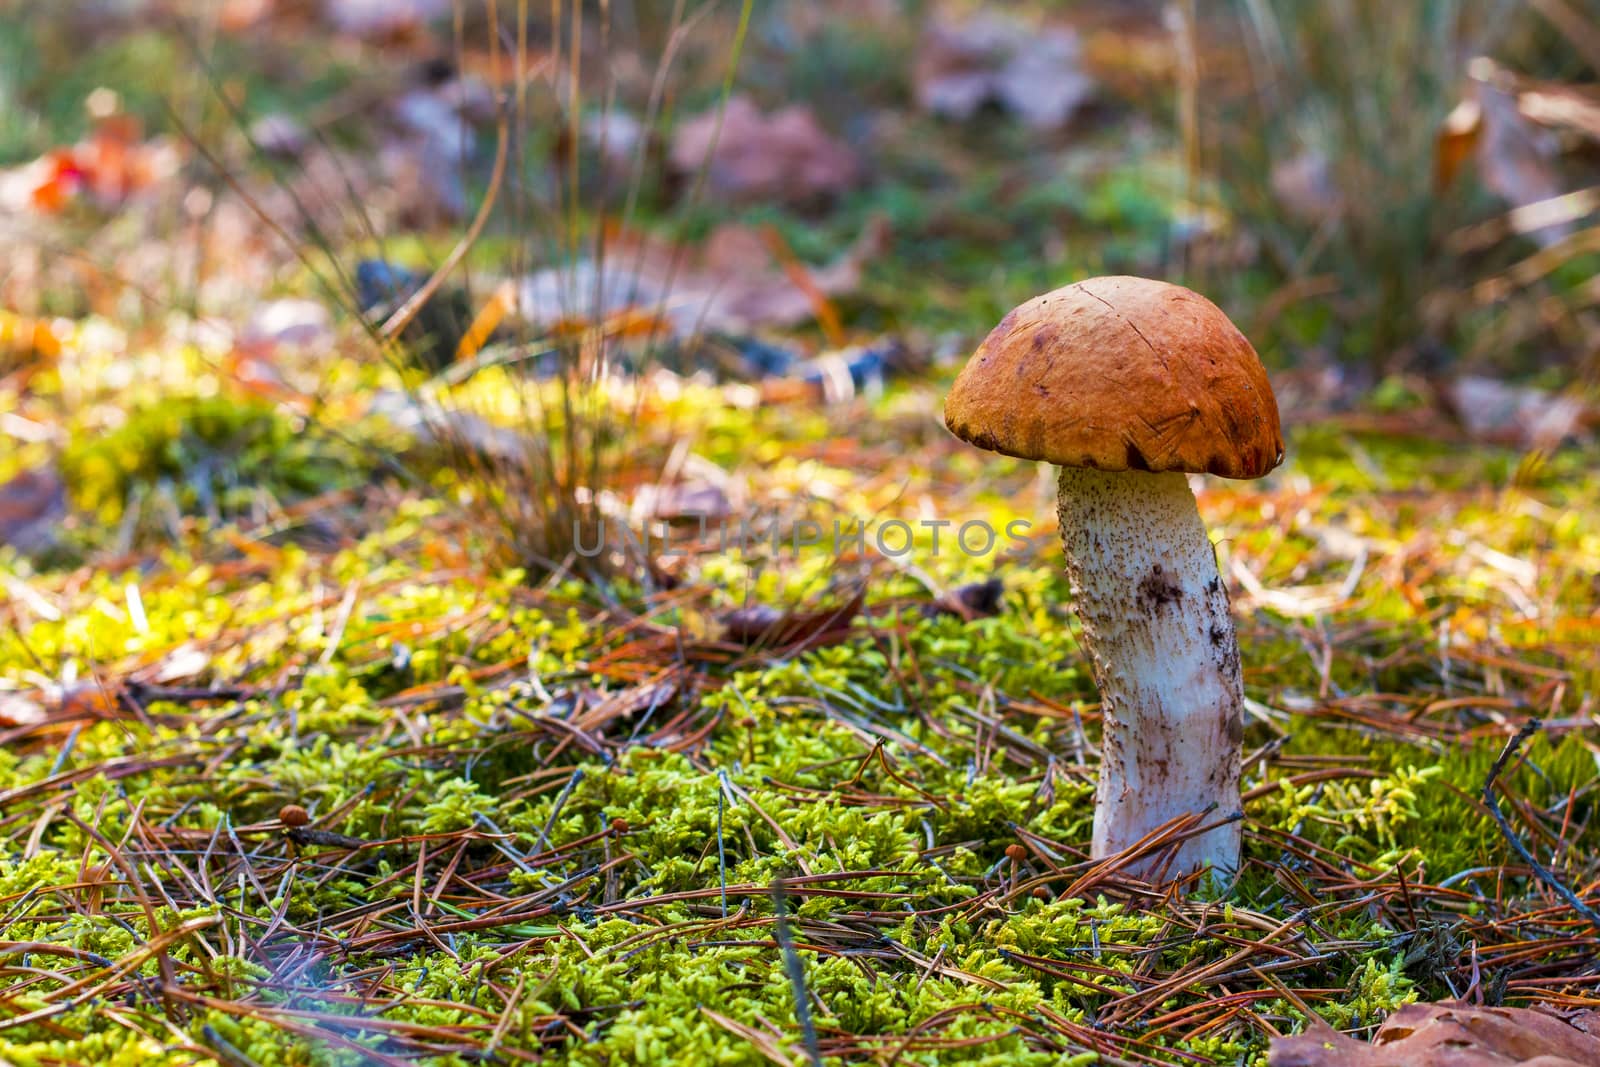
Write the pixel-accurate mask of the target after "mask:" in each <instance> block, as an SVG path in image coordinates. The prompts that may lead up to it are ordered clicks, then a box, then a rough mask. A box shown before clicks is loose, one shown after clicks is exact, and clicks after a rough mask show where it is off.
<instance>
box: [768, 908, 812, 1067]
mask: <svg viewBox="0 0 1600 1067" xmlns="http://www.w3.org/2000/svg"><path fill="white" fill-rule="evenodd" d="M772 910H773V912H774V914H775V915H776V917H777V922H776V923H775V932H774V935H773V936H774V937H775V938H776V939H777V942H778V948H779V949H781V950H782V951H783V969H784V970H785V971H786V972H788V975H789V984H790V985H791V986H793V987H794V1017H795V1021H796V1022H798V1023H799V1024H800V1033H801V1036H802V1037H803V1038H804V1039H805V1043H806V1055H807V1057H809V1058H810V1060H811V1063H812V1064H813V1067H822V1047H821V1046H820V1045H818V1044H817V1025H816V1023H815V1022H813V1021H812V1019H811V994H810V992H809V991H807V989H806V969H805V965H804V964H802V963H801V962H800V953H798V952H796V951H795V948H794V938H793V937H791V936H790V935H789V917H788V915H787V909H786V908H785V907H784V897H783V879H782V878H778V879H775V880H774V881H773V883H772Z"/></svg>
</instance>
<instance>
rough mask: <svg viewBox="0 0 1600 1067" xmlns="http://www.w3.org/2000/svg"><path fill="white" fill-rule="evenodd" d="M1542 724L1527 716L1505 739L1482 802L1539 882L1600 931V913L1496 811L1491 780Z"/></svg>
mask: <svg viewBox="0 0 1600 1067" xmlns="http://www.w3.org/2000/svg"><path fill="white" fill-rule="evenodd" d="M1543 725H1544V723H1543V721H1541V720H1539V719H1529V720H1528V721H1527V722H1525V723H1523V724H1522V729H1520V730H1518V731H1517V732H1516V735H1515V736H1513V737H1512V738H1511V740H1509V741H1507V742H1506V747H1505V748H1504V749H1502V750H1501V752H1500V755H1499V756H1498V757H1497V758H1496V759H1495V761H1494V766H1492V767H1490V768H1489V777H1488V778H1486V779H1484V782H1483V802H1484V804H1485V805H1487V806H1488V808H1489V814H1490V815H1492V816H1493V817H1494V821H1495V823H1496V825H1498V826H1499V827H1500V833H1501V834H1502V835H1503V836H1504V837H1505V839H1506V842H1507V843H1508V844H1510V846H1511V849H1512V851H1513V852H1515V853H1516V854H1517V855H1518V856H1521V857H1522V861H1523V862H1524V863H1526V864H1527V865H1528V867H1529V868H1530V869H1531V870H1532V871H1533V873H1534V874H1535V875H1537V876H1538V877H1539V881H1541V882H1543V883H1544V884H1545V885H1547V886H1549V887H1550V888H1551V889H1553V890H1555V892H1556V895H1557V896H1559V897H1560V898H1561V899H1562V900H1564V901H1566V902H1567V903H1568V904H1569V905H1570V906H1571V907H1572V910H1573V911H1576V912H1577V913H1578V914H1579V915H1582V916H1583V917H1584V918H1585V919H1588V920H1589V924H1590V925H1591V926H1593V927H1594V928H1595V929H1596V930H1600V914H1597V913H1596V912H1595V910H1594V909H1593V908H1591V907H1589V905H1587V904H1585V903H1584V902H1583V901H1582V900H1580V899H1578V894H1576V893H1574V892H1573V891H1572V890H1570V889H1568V888H1567V887H1566V885H1565V884H1563V883H1562V881H1561V879H1559V878H1557V877H1556V876H1555V875H1554V874H1553V873H1551V872H1550V871H1549V870H1548V869H1546V868H1545V866H1544V865H1543V864H1541V863H1540V862H1539V861H1538V860H1536V859H1534V858H1533V853H1531V852H1529V851H1528V846H1527V845H1524V844H1523V843H1522V841H1521V839H1520V838H1518V837H1517V835H1516V832H1515V831H1514V830H1512V829H1511V824H1510V823H1509V822H1507V821H1506V817H1505V815H1504V814H1503V813H1502V812H1501V811H1500V800H1499V798H1498V797H1497V796H1496V794H1495V779H1497V778H1499V777H1500V772H1501V771H1503V770H1505V766H1506V764H1507V763H1509V762H1510V761H1511V757H1512V756H1513V755H1515V754H1516V752H1517V750H1518V749H1520V748H1521V747H1522V745H1523V742H1525V741H1527V740H1528V738H1530V737H1532V736H1533V735H1534V734H1535V733H1537V732H1538V730H1539V729H1540V727H1542V726H1543Z"/></svg>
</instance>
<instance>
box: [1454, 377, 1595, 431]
mask: <svg viewBox="0 0 1600 1067" xmlns="http://www.w3.org/2000/svg"><path fill="white" fill-rule="evenodd" d="M1445 399H1446V400H1447V401H1448V402H1449V404H1450V407H1451V408H1452V409H1453V411H1454V413H1455V416H1456V418H1457V419H1459V420H1460V422H1461V426H1462V428H1463V429H1465V430H1466V431H1467V433H1468V434H1469V435H1471V436H1472V437H1473V438H1475V439H1476V440H1480V441H1489V442H1492V443H1495V444H1504V445H1512V446H1515V447H1518V448H1529V447H1540V448H1548V447H1553V446H1555V445H1558V444H1560V443H1561V442H1562V441H1564V440H1566V439H1567V438H1569V437H1577V436H1581V435H1582V434H1583V432H1584V430H1585V425H1586V424H1588V423H1593V422H1595V421H1597V420H1600V413H1597V412H1595V411H1594V410H1593V409H1591V408H1590V407H1589V406H1588V405H1587V404H1585V403H1584V402H1583V401H1582V400H1581V399H1579V398H1578V397H1576V396H1571V395H1563V394H1561V393H1552V392H1549V391H1547V390H1544V389H1535V388H1532V387H1529V386H1516V385H1507V384H1506V383H1505V382H1502V381H1498V380H1496V379H1494V378H1482V377H1476V376H1472V375H1465V376H1463V377H1460V378H1457V379H1456V380H1455V381H1453V382H1451V383H1450V384H1449V385H1448V386H1447V387H1446V389H1445Z"/></svg>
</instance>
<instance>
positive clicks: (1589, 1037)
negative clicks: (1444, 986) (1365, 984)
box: [1267, 1001, 1600, 1067]
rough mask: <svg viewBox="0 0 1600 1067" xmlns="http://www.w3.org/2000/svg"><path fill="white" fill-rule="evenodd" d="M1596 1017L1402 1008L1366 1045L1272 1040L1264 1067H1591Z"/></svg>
mask: <svg viewBox="0 0 1600 1067" xmlns="http://www.w3.org/2000/svg"><path fill="white" fill-rule="evenodd" d="M1596 1032H1600V1013H1596V1012H1591V1011H1585V1012H1578V1013H1577V1014H1575V1015H1573V1016H1571V1017H1570V1018H1564V1017H1562V1016H1560V1015H1557V1014H1556V1013H1555V1012H1554V1011H1553V1010H1552V1009H1549V1008H1544V1007H1539V1008H1486V1007H1474V1006H1472V1005H1469V1004H1463V1003H1461V1002H1459V1001H1446V1002H1444V1003H1441V1004H1407V1005H1406V1006H1405V1007H1403V1008H1401V1009H1400V1010H1399V1011H1397V1012H1395V1013H1394V1014H1393V1015H1391V1016H1389V1019H1388V1021H1387V1022H1385V1023H1384V1024H1383V1025H1382V1026H1380V1027H1379V1028H1378V1032H1377V1033H1376V1034H1375V1035H1373V1038H1372V1044H1370V1045H1367V1044H1364V1043H1362V1042H1360V1041H1356V1040H1354V1039H1353V1038H1349V1037H1346V1036H1345V1035H1343V1034H1341V1033H1338V1032H1337V1031H1334V1030H1331V1029H1329V1028H1328V1027H1327V1026H1326V1025H1325V1024H1324V1025H1323V1026H1321V1027H1319V1028H1318V1029H1317V1030H1315V1031H1310V1032H1307V1033H1304V1034H1299V1035H1296V1036H1294V1037H1278V1038H1273V1040H1272V1050H1271V1052H1270V1053H1269V1055H1268V1058H1267V1063H1268V1064H1269V1067H1595V1065H1596V1064H1600V1037H1597V1036H1596Z"/></svg>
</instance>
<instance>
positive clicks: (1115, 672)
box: [1058, 467, 1244, 879]
mask: <svg viewBox="0 0 1600 1067" xmlns="http://www.w3.org/2000/svg"><path fill="white" fill-rule="evenodd" d="M1058 500H1059V510H1060V515H1061V542H1062V545H1063V547H1064V548H1065V549H1066V553H1067V575H1068V577H1069V578H1070V579H1071V581H1072V593H1073V597H1074V599H1075V603H1076V607H1077V612H1078V616H1079V618H1080V619H1081V620H1082V621H1083V635H1084V643H1085V645H1086V646H1087V648H1088V651H1089V655H1090V657H1091V659H1092V662H1093V666H1094V678H1095V684H1096V685H1097V686H1099V689H1100V706H1101V709H1102V711H1103V712H1104V716H1105V718H1104V724H1105V725H1104V739H1103V742H1102V746H1101V747H1102V750H1103V751H1102V758H1101V763H1100V788H1099V792H1098V794H1097V796H1096V802H1095V813H1094V851H1093V855H1094V857H1095V858H1097V859H1099V858H1104V857H1107V856H1112V855H1115V854H1117V853H1119V852H1121V851H1123V850H1124V849H1127V848H1128V847H1129V846H1131V845H1133V844H1134V843H1136V842H1138V841H1139V840H1140V839H1141V838H1143V837H1145V836H1146V835H1147V834H1149V833H1150V832H1151V831H1153V830H1157V829H1159V828H1160V827H1161V826H1163V825H1164V824H1166V823H1169V822H1171V821H1172V820H1173V819H1177V818H1179V817H1182V816H1186V815H1190V814H1196V815H1200V816H1201V819H1202V822H1201V823H1200V824H1199V825H1206V824H1220V825H1215V828H1214V829H1211V830H1208V831H1207V832H1205V833H1203V834H1200V835H1198V836H1194V837H1190V838H1188V839H1187V840H1186V841H1184V842H1183V843H1182V844H1181V845H1179V846H1178V848H1177V851H1176V853H1175V854H1174V853H1173V852H1172V850H1171V848H1170V847H1167V848H1159V849H1156V850H1154V852H1152V853H1150V854H1147V855H1146V856H1144V857H1142V858H1140V859H1136V860H1133V861H1132V862H1130V863H1129V864H1128V866H1127V868H1126V869H1127V870H1128V872H1129V873H1131V874H1133V875H1135V876H1138V877H1155V876H1157V875H1160V874H1162V873H1163V869H1164V870H1165V873H1166V875H1167V876H1168V877H1176V876H1179V875H1183V874H1188V873H1191V872H1193V871H1197V870H1200V869H1201V868H1204V867H1207V866H1209V867H1211V868H1212V870H1213V874H1214V875H1216V876H1218V877H1219V878H1222V879H1227V878H1229V877H1231V875H1232V874H1233V872H1235V871H1237V870H1238V868H1239V840H1240V824H1239V822H1238V821H1237V820H1232V821H1227V822H1223V820H1224V819H1225V818H1226V817H1227V816H1230V815H1233V814H1235V813H1237V812H1238V811H1239V810H1240V800H1239V769H1240V768H1239V760H1240V757H1239V743H1240V740H1241V738H1242V736H1243V730H1244V724H1243V720H1242V717H1241V716H1242V713H1243V710H1244V692H1243V683H1242V680H1241V678H1240V674H1239V643H1238V640H1237V638H1236V637H1235V636H1234V631H1233V618H1232V616H1230V615H1229V613H1228V592H1227V590H1226V589H1225V588H1224V587H1223V584H1222V579H1221V577H1220V576H1219V575H1218V573H1217V557H1216V551H1215V550H1214V549H1213V548H1212V545H1211V541H1210V539H1209V538H1208V537H1207V536H1206V530H1205V526H1204V525H1203V524H1202V523H1201V521H1200V512H1199V509H1198V508H1196V507H1195V500H1194V494H1193V493H1191V492H1190V491H1189V483H1188V480H1187V479H1186V478H1185V477H1184V475H1182V474H1178V473H1162V474H1147V473H1143V472H1138V471H1128V472H1123V473H1108V472H1105V471H1096V470H1081V469H1077V468H1072V467H1067V468H1063V469H1062V471H1061V481H1060V494H1059V497H1058ZM1169 860H1170V865H1169Z"/></svg>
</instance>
